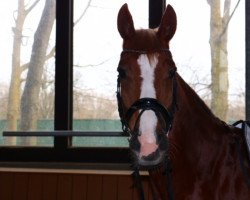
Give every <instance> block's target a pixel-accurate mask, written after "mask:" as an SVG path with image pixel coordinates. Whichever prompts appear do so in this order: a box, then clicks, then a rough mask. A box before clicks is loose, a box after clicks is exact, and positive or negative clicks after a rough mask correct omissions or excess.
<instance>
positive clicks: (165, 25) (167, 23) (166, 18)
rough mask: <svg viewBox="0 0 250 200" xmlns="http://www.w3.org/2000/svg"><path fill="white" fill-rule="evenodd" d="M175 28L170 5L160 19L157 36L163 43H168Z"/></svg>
mask: <svg viewBox="0 0 250 200" xmlns="http://www.w3.org/2000/svg"><path fill="white" fill-rule="evenodd" d="M176 26H177V19H176V13H175V11H174V9H173V7H172V6H171V5H168V6H167V9H166V11H165V13H164V15H163V17H162V19H161V24H160V26H159V29H158V31H157V34H158V36H159V37H160V39H162V40H163V41H166V42H169V41H170V40H171V39H172V37H173V36H174V34H175V31H176Z"/></svg>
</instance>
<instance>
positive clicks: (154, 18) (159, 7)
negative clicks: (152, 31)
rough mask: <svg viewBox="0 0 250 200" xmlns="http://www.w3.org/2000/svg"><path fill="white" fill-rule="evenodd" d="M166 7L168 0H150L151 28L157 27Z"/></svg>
mask: <svg viewBox="0 0 250 200" xmlns="http://www.w3.org/2000/svg"><path fill="white" fill-rule="evenodd" d="M165 8H166V0H149V28H157V27H158V26H159V25H160V23H161V18H162V15H163V13H164V11H165Z"/></svg>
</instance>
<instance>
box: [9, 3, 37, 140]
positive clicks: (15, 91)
mask: <svg viewBox="0 0 250 200" xmlns="http://www.w3.org/2000/svg"><path fill="white" fill-rule="evenodd" d="M38 2H39V0H36V1H34V2H33V4H31V5H30V6H29V7H28V6H26V5H25V0H19V1H18V8H17V11H16V12H15V13H14V15H13V16H14V20H15V27H13V28H12V31H13V34H14V40H13V51H12V73H11V81H10V87H9V97H8V108H7V127H6V129H7V130H9V131H15V130H17V120H18V118H19V106H20V91H21V88H20V87H21V73H22V72H23V71H24V70H25V66H21V63H20V55H21V47H22V38H23V35H22V31H23V26H24V22H25V19H26V17H27V15H28V14H29V13H30V11H31V10H32V9H33V8H34V7H35V6H36V5H37V3H38ZM5 143H6V144H10V145H14V144H16V138H15V137H8V138H6V140H5Z"/></svg>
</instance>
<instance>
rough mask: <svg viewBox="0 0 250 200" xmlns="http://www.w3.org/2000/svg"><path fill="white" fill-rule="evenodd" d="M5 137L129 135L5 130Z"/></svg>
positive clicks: (121, 135)
mask: <svg viewBox="0 0 250 200" xmlns="http://www.w3.org/2000/svg"><path fill="white" fill-rule="evenodd" d="M3 136H4V137H31V136H36V137H65V136H70V137H73V136H74V137H128V135H125V134H124V133H123V132H87V131H25V132H24V131H15V132H13V131H4V132H3Z"/></svg>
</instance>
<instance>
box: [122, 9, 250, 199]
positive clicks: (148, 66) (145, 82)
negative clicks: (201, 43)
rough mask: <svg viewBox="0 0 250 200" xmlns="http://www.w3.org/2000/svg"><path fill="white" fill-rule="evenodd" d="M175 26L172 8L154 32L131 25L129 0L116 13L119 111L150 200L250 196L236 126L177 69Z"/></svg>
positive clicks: (244, 156)
mask: <svg viewBox="0 0 250 200" xmlns="http://www.w3.org/2000/svg"><path fill="white" fill-rule="evenodd" d="M176 24H177V20H176V14H175V11H174V9H173V8H172V7H171V6H170V5H168V6H167V9H166V11H165V13H164V15H163V17H162V20H161V23H160V26H159V28H158V29H154V30H153V29H141V30H135V28H134V25H133V19H132V16H131V14H130V12H129V10H128V6H127V4H124V5H123V6H122V7H121V9H120V11H119V14H118V25H117V26H118V31H119V33H120V35H121V37H122V38H123V51H122V52H121V57H120V62H119V66H118V72H119V75H118V87H117V98H118V109H119V114H120V117H121V121H122V125H123V130H124V131H125V132H127V133H129V134H130V141H129V144H130V149H131V154H132V157H133V161H134V165H135V166H136V167H144V168H146V169H148V171H149V175H150V180H151V182H152V188H153V193H154V198H155V199H175V200H183V199H192V200H219V199H220V200H229V199H231V200H249V199H250V184H249V182H250V179H249V175H250V168H249V163H248V159H247V150H246V146H245V141H244V139H243V136H242V133H241V129H238V128H235V127H233V126H230V125H227V124H226V123H224V122H223V121H221V120H220V119H218V118H217V117H216V116H214V115H213V113H212V112H211V111H210V109H209V108H208V107H207V106H206V104H205V103H204V102H203V101H202V100H201V99H200V97H199V96H198V95H197V94H196V93H195V92H194V90H193V89H192V88H191V87H190V86H189V85H188V84H187V83H186V82H185V81H184V80H183V79H182V78H181V76H180V75H179V74H178V73H177V72H176V70H177V69H176V66H175V63H174V61H173V58H172V55H171V52H170V50H169V41H170V40H171V39H172V37H173V36H174V34H175V31H176ZM183 48H184V47H183ZM162 163H165V165H164V164H162ZM170 164H171V166H170ZM166 165H167V168H168V169H169V168H170V167H171V169H172V170H171V171H170V170H169V171H167V172H165V173H168V175H166V176H167V178H166V176H165V175H164V171H165V169H164V168H165V166H166ZM169 193H171V194H169Z"/></svg>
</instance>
